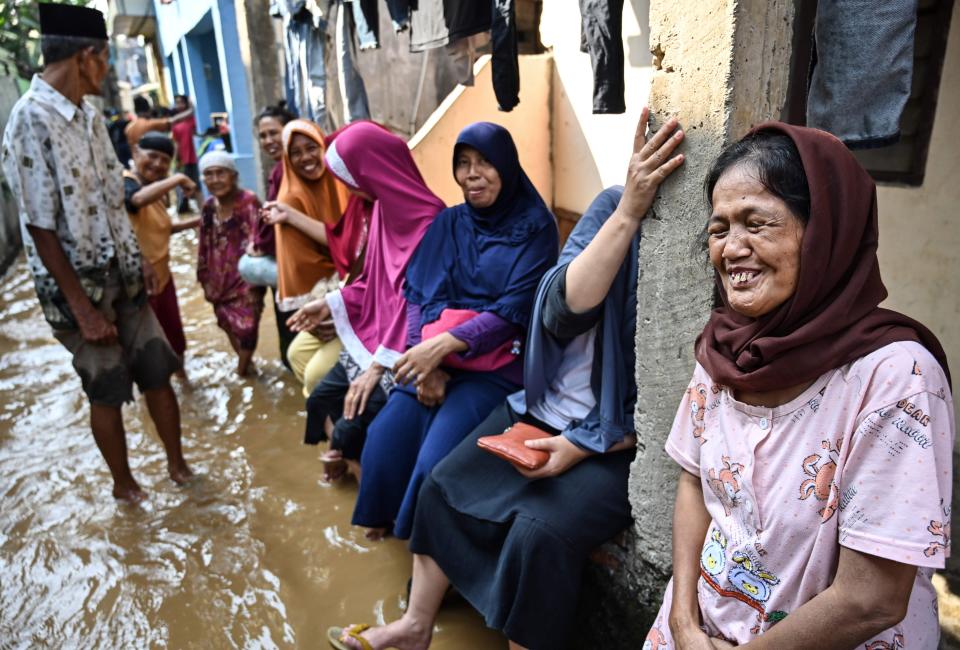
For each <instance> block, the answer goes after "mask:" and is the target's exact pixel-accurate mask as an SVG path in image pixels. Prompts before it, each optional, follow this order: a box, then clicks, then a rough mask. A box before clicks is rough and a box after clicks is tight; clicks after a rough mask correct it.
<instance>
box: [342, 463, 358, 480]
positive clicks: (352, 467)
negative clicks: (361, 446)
mask: <svg viewBox="0 0 960 650" xmlns="http://www.w3.org/2000/svg"><path fill="white" fill-rule="evenodd" d="M344 462H345V463H346V464H347V471H348V472H350V473H351V474H353V478H355V479H357V484H358V485H359V483H360V461H359V460H350V459H349V458H348V459H346V460H345V461H344Z"/></svg>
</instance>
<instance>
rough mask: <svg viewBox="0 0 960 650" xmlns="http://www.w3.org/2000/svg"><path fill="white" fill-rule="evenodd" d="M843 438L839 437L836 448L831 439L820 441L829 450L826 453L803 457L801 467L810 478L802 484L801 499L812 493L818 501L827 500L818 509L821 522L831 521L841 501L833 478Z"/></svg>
mask: <svg viewBox="0 0 960 650" xmlns="http://www.w3.org/2000/svg"><path fill="white" fill-rule="evenodd" d="M842 442H843V439H842V438H837V446H836V448H834V447H833V445H832V444H831V443H830V441H829V440H823V441H821V442H820V446H821V447H823V448H824V449H826V450H827V453H826V454H824V455H820V454H810V455H809V456H807V457H806V458H804V459H803V462H802V463H801V467H802V468H803V473H804V474H806V475H807V476H809V477H810V478H807V479H805V480H804V481H803V482H802V483H801V484H800V500H801V501H803V500H805V499H807V498H809V497H810V496H811V495H812V496H814V497H816V499H817V501H826V502H827V503H826V505H825V506H824V507H823V508H820V510H819V511H818V512H819V514H820V518H821V519H820V523H826V522H828V521H830V518H831V517H833V515H834V513H836V511H837V506H838V505H839V503H840V491H839V489H838V487H837V484H836V483H835V482H834V480H833V476H834V474H835V473H836V471H837V463H838V462H839V460H840V445H841V443H842Z"/></svg>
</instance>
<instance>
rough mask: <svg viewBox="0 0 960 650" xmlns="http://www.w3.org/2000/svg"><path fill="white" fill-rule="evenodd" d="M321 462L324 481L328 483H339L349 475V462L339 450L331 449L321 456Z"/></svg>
mask: <svg viewBox="0 0 960 650" xmlns="http://www.w3.org/2000/svg"><path fill="white" fill-rule="evenodd" d="M320 462H321V463H323V480H324V481H325V482H327V483H333V482H334V481H338V480H339V479H341V478H343V475H344V474H346V473H347V462H346V461H345V460H344V459H343V455H342V454H341V453H340V451H339V450H336V449H330V450H329V451H327V452H326V453H324V454H323V455H322V456H320Z"/></svg>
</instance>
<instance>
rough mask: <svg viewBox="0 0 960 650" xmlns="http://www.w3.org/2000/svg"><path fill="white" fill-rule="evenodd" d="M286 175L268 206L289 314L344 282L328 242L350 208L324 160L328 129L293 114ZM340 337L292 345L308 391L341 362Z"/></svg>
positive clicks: (302, 338) (304, 336)
mask: <svg viewBox="0 0 960 650" xmlns="http://www.w3.org/2000/svg"><path fill="white" fill-rule="evenodd" d="M282 139H283V181H282V182H281V184H280V191H279V193H278V195H277V200H276V201H275V202H270V203H267V204H266V205H265V206H264V213H265V217H266V219H267V221H268V222H269V223H272V224H274V229H275V231H276V246H277V303H278V306H279V308H280V312H281V313H280V314H278V316H279V317H280V318H284V319H286V318H288V317H289V316H291V315H292V314H293V313H294V312H295V311H296V310H297V309H299V308H300V307H302V306H303V305H304V304H305V303H306V302H308V301H310V300H312V299H314V298H317V297H322V296H323V295H324V294H325V293H326V292H327V291H330V290H333V289H337V288H338V287H339V281H340V279H341V278H340V276H341V275H343V274H342V273H340V274H339V275H338V271H339V269H338V268H337V265H336V264H335V261H334V259H333V256H332V255H331V251H330V247H329V246H328V244H329V243H330V242H328V237H329V232H328V226H329V227H333V226H335V225H336V224H337V223H338V222H339V221H340V219H341V217H342V216H343V213H344V211H345V210H346V208H347V203H348V201H349V198H350V194H349V192H348V191H347V188H346V186H345V185H344V184H343V183H341V182H340V181H339V180H338V179H337V178H336V177H335V176H334V175H333V174H331V173H329V172H328V171H327V169H326V165H325V164H324V160H323V155H324V153H325V152H326V145H325V142H324V133H323V131H321V130H320V127H318V126H317V125H316V124H313V123H312V122H308V121H306V120H293V121H291V122H288V123H287V124H286V126H284V129H283V135H282ZM340 348H341V346H340V342H339V340H338V339H337V338H336V335H335V334H334V330H333V328H332V327H331V328H330V329H329V330H327V329H326V328H324V331H317V332H312V333H311V332H302V333H300V334H298V335H297V336H296V338H294V339H293V342H291V344H290V347H289V348H288V349H287V360H288V361H289V363H290V366H291V368H292V369H293V372H294V374H295V375H296V376H297V379H298V380H299V381H301V382H302V383H303V384H304V388H305V390H306V391H309V390H310V389H312V388H313V384H315V383H317V382H319V381H320V380H322V379H323V377H324V376H325V375H326V374H327V372H328V371H329V370H330V368H332V367H333V365H334V364H335V363H336V362H337V357H338V356H339V354H340Z"/></svg>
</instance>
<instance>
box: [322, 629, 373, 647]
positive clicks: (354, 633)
mask: <svg viewBox="0 0 960 650" xmlns="http://www.w3.org/2000/svg"><path fill="white" fill-rule="evenodd" d="M369 629H370V626H369V625H367V624H366V623H355V624H353V625H351V626H349V627H347V628H342V627H336V626H334V627H329V628H327V641H329V642H330V645H332V646H333V647H334V648H336V649H337V650H356V649H355V648H353V647H351V646H348V645H347V644H346V643H344V642H343V641H341V640H340V637H342V636H343V635H344V634H346V635H347V636H348V637H350V638H351V639H353V640H354V641H356V642H357V643H359V644H360V647H361V648H362V650H373V646H372V645H370V642H369V641H367V640H366V639H364V638H363V637H362V636H360V635H361V634H363V633H364V632H365V631H366V630H369Z"/></svg>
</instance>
